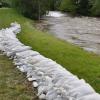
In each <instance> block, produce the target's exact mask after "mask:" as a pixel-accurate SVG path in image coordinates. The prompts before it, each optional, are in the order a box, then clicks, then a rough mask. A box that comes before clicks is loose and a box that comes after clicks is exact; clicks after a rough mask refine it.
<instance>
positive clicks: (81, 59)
mask: <svg viewBox="0 0 100 100" xmlns="http://www.w3.org/2000/svg"><path fill="white" fill-rule="evenodd" d="M14 21H17V22H18V23H20V24H21V26H22V32H21V34H18V38H19V39H20V40H21V41H22V42H23V43H24V44H25V45H30V46H31V47H32V48H33V50H36V51H38V52H40V53H41V54H42V55H44V56H46V57H48V58H51V59H53V60H54V61H56V62H57V63H59V64H61V65H62V66H64V67H65V68H66V69H67V70H69V71H71V72H72V73H73V74H75V75H77V76H78V77H79V78H83V79H85V80H86V81H87V82H88V83H90V84H91V85H92V86H93V87H94V89H95V90H96V91H97V92H98V93H100V56H98V55H95V54H93V53H89V52H86V51H84V50H83V49H81V48H79V47H77V46H75V45H72V44H70V43H67V42H65V41H62V40H59V39H57V38H55V37H53V36H52V35H50V34H48V33H46V32H40V31H38V30H36V29H35V28H34V27H33V25H32V23H33V21H31V20H29V19H26V18H24V17H22V16H21V15H20V14H18V13H17V12H16V11H15V10H13V9H1V10H0V27H1V28H2V27H8V26H9V24H10V23H11V22H14Z"/></svg>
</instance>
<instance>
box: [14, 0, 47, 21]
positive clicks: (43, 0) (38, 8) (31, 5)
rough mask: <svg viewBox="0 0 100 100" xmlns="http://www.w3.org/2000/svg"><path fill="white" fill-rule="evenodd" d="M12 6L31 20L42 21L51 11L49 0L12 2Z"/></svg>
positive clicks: (15, 0) (18, 0) (19, 0)
mask: <svg viewBox="0 0 100 100" xmlns="http://www.w3.org/2000/svg"><path fill="white" fill-rule="evenodd" d="M12 5H13V6H14V7H15V8H17V10H18V11H20V13H22V14H23V15H24V16H26V17H29V18H31V19H40V17H41V16H42V15H44V14H45V13H46V11H47V10H48V9H49V8H48V7H49V6H48V5H49V3H48V1H47V0H12Z"/></svg>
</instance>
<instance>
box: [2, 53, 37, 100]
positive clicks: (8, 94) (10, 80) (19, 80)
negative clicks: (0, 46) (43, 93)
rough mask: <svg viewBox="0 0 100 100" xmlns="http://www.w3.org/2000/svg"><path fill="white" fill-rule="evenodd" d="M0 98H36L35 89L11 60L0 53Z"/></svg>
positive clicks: (26, 99)
mask: <svg viewBox="0 0 100 100" xmlns="http://www.w3.org/2000/svg"><path fill="white" fill-rule="evenodd" d="M0 100H38V98H37V96H36V90H35V89H33V88H32V83H30V82H28V81H27V79H26V77H25V75H24V74H22V73H21V72H20V71H18V69H17V68H16V67H15V66H13V64H12V61H11V60H9V59H8V58H7V57H6V56H4V55H1V53H0Z"/></svg>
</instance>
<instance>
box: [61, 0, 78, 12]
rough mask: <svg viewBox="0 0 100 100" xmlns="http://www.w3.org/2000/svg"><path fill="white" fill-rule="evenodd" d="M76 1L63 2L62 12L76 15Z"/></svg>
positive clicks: (63, 0) (67, 0) (65, 0)
mask: <svg viewBox="0 0 100 100" xmlns="http://www.w3.org/2000/svg"><path fill="white" fill-rule="evenodd" d="M76 9H77V6H76V0H62V2H61V5H60V10H61V11H64V12H71V13H72V14H75V13H76Z"/></svg>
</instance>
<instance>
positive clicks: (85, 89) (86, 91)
mask: <svg viewBox="0 0 100 100" xmlns="http://www.w3.org/2000/svg"><path fill="white" fill-rule="evenodd" d="M93 93H95V91H94V89H93V88H92V87H91V86H90V85H89V84H85V85H82V86H79V87H76V88H73V89H72V90H70V91H69V93H68V95H70V96H72V97H77V98H80V97H82V96H85V95H90V94H93Z"/></svg>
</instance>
